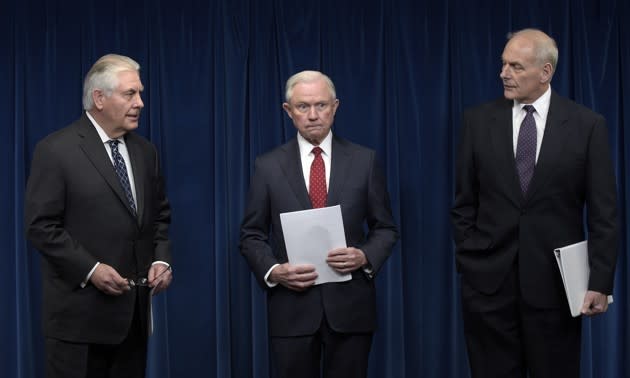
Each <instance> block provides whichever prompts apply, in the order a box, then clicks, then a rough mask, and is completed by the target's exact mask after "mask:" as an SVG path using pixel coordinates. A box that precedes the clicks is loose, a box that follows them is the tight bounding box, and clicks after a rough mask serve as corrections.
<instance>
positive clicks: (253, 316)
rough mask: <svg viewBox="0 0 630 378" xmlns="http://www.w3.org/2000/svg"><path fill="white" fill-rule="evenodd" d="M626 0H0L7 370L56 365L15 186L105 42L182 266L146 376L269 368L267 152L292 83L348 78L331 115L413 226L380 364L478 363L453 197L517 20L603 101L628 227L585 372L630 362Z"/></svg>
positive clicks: (563, 72) (388, 273)
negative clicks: (258, 244)
mask: <svg viewBox="0 0 630 378" xmlns="http://www.w3.org/2000/svg"><path fill="white" fill-rule="evenodd" d="M628 19H630V4H629V3H628V2H627V1H622V0H619V1H614V0H611V1H587V0H582V1H580V0H575V1H568V0H560V1H546V0H534V1H529V2H522V1H509V0H508V1H504V0H501V1H499V0H497V1H490V0H469V1H464V0H446V1H413V0H409V1H404V0H360V1H359V0H346V1H343V0H342V1H339V0H322V1H317V2H314V1H309V2H302V1H294V0H286V1H285V0H267V1H263V0H260V1H256V0H215V1H201V0H198V1H192V0H191V1H188V0H179V1H166V0H164V1H159V0H144V1H135V2H132V1H126V0H112V1H109V2H96V1H67V0H49V1H44V0H21V1H17V0H13V1H11V0H4V1H2V2H0V84H1V85H0V174H1V176H0V188H1V196H0V217H2V218H1V220H0V221H1V222H2V224H3V225H4V226H2V227H0V251H1V257H0V261H1V263H0V340H2V346H0V376H2V377H17V378H33V377H42V376H43V348H42V334H41V328H40V307H41V305H40V302H41V280H40V271H39V259H40V257H39V254H38V253H37V252H35V251H34V250H33V249H32V248H31V247H29V245H28V244H27V243H26V241H25V239H24V236H23V235H24V229H23V219H22V218H23V217H22V204H23V200H24V187H25V181H26V178H27V177H28V171H29V165H30V158H31V154H32V150H33V147H34V145H35V143H36V142H37V141H38V140H39V139H41V138H42V137H44V136H45V135H47V134H49V133H50V132H52V131H54V130H57V129H59V128H61V127H63V126H64V125H67V124H68V123H70V122H71V121H73V120H74V119H76V118H77V117H78V116H79V115H80V113H81V88H82V79H83V77H84V75H85V73H86V72H87V70H88V69H89V67H90V66H91V64H92V63H93V62H94V61H95V60H96V59H97V58H98V57H100V56H101V55H103V54H106V53H109V52H117V53H121V54H125V55H129V56H131V57H133V58H135V59H136V60H137V61H138V62H139V63H140V64H141V66H142V73H141V75H142V80H143V82H144V85H145V92H144V94H143V95H144V100H145V105H146V108H145V111H144V112H143V115H142V120H141V125H140V129H139V132H140V133H141V134H143V135H145V136H146V137H148V138H149V139H150V140H152V141H153V142H154V143H155V144H156V145H157V147H158V149H159V151H160V154H161V159H162V162H163V167H164V173H165V175H166V178H167V189H168V194H169V197H170V200H171V202H172V207H173V220H174V221H173V225H172V231H171V236H172V240H173V255H174V269H175V280H174V282H173V284H172V286H171V288H170V290H169V291H168V293H167V294H166V295H160V296H159V297H157V298H156V305H155V306H156V318H157V319H156V320H157V324H156V333H155V335H154V336H153V337H152V338H151V340H150V355H149V359H148V376H149V377H151V378H179V377H238V378H240V377H245V378H248V377H255V378H267V377H269V370H270V368H269V362H268V361H269V360H268V354H269V348H268V343H267V333H266V311H265V296H264V292H263V290H262V289H261V288H260V287H259V286H258V285H257V284H256V282H255V281H254V279H253V278H252V276H251V274H250V272H249V270H248V267H247V266H246V263H245V261H244V259H243V258H242V257H241V256H240V254H239V251H238V235H239V223H240V218H241V214H242V212H243V208H244V200H245V196H246V191H247V188H248V182H249V177H250V175H251V173H252V163H253V160H254V158H255V156H256V155H258V154H260V153H262V152H264V151H267V150H269V149H271V148H272V147H274V146H277V145H279V144H281V143H283V142H284V141H286V140H287V139H288V138H290V137H292V136H293V135H294V134H295V129H294V128H293V126H292V124H291V122H290V120H289V119H288V117H286V116H285V115H284V114H283V111H282V108H281V102H282V99H283V85H284V82H285V80H286V79H287V78H288V77H289V76H290V75H291V74H293V73H295V72H297V71H299V70H303V69H319V70H322V71H324V72H326V73H327V74H329V75H330V76H331V78H332V79H333V80H334V82H335V84H336V85H337V93H338V96H339V98H340V99H341V106H340V109H339V111H338V113H337V119H336V123H335V126H334V131H335V133H337V134H339V135H341V136H343V137H346V138H348V139H350V140H353V141H355V142H357V143H361V144H364V145H366V146H369V147H372V148H374V149H376V150H377V151H378V154H379V156H380V158H381V160H382V162H383V165H384V167H385V169H386V174H387V178H388V186H389V190H390V194H391V197H392V202H393V210H394V214H395V217H396V219H397V221H398V223H399V225H400V229H401V235H402V239H401V240H400V242H399V243H398V244H397V246H396V249H395V251H394V253H393V255H392V257H391V258H390V259H389V260H388V262H387V264H386V266H385V267H384V269H383V271H382V273H381V274H380V275H379V277H378V279H377V286H378V312H379V328H378V331H377V332H376V334H375V337H374V345H373V348H372V353H371V357H370V377H372V378H377V377H379V378H380V377H409V378H411V377H436V378H438V377H439V378H444V377H458V378H459V377H466V376H468V369H467V359H466V358H467V357H466V352H465V347H464V340H463V335H462V326H461V315H460V308H459V306H460V305H459V295H458V278H457V275H456V273H455V271H454V258H453V243H452V241H451V232H450V225H449V216H448V210H449V207H450V204H451V201H452V191H453V189H452V187H453V155H454V150H455V148H454V147H455V145H456V143H457V140H458V130H459V120H460V116H461V113H462V110H463V109H464V108H465V107H467V106H471V105H474V104H477V103H481V102H484V101H487V100H490V99H493V98H495V97H498V96H500V95H501V94H502V91H501V86H500V82H499V78H498V74H499V70H500V55H501V52H502V49H503V46H504V44H505V35H506V33H507V32H509V31H512V30H516V29H520V28H524V27H538V28H541V29H543V30H545V31H547V32H548V33H550V34H551V35H552V36H553V37H554V38H556V40H557V42H558V45H559V48H560V59H559V67H558V70H557V73H556V74H555V76H554V79H553V82H552V86H553V88H554V89H555V90H556V91H558V92H559V93H560V94H562V95H565V96H569V97H571V98H573V99H575V100H576V101H577V102H580V103H583V104H585V105H587V106H589V107H591V108H593V109H595V110H596V111H598V112H600V113H602V114H604V116H605V117H606V119H607V120H608V125H609V131H610V142H611V143H612V146H613V153H614V162H615V165H616V172H617V182H618V188H619V206H620V214H621V221H622V229H623V230H624V231H625V232H623V233H622V240H621V242H620V256H619V263H618V269H617V279H616V284H615V291H614V295H615V303H614V304H613V305H612V306H611V308H610V310H609V312H608V313H607V314H606V315H605V316H602V317H600V318H597V319H594V320H592V321H586V322H585V323H584V330H585V332H584V343H583V362H582V371H583V377H589V378H590V377H593V378H594V377H625V376H627V371H628V370H629V369H630V348H629V345H628V343H629V341H630V334H629V327H628V321H627V320H628V310H629V309H628V305H629V302H630V298H629V297H628V295H629V294H628V289H629V282H628V279H629V274H630V271H629V269H628V268H629V267H628V259H627V251H628V247H627V235H628V222H627V217H628V214H630V213H629V208H628V198H627V197H628V195H629V194H630V192H629V182H628V178H627V176H626V174H625V172H626V170H627V165H628V164H630V156H629V155H630V135H628V134H629V133H626V132H625V129H628V128H629V127H630V114H629V113H628V110H627V109H630V74H629V73H628V72H629V71H628V68H629V67H630V26H629V24H628V22H627V20H628Z"/></svg>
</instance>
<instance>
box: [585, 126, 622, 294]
mask: <svg viewBox="0 0 630 378" xmlns="http://www.w3.org/2000/svg"><path fill="white" fill-rule="evenodd" d="M607 136H608V133H607V128H606V121H605V120H604V118H603V117H601V116H599V115H598V116H597V120H596V121H595V125H594V127H593V131H592V133H591V137H590V141H589V148H588V156H587V163H586V208H587V217H588V218H587V219H588V222H587V224H588V249H589V263H590V269H591V273H590V278H589V290H595V291H598V292H601V293H604V294H611V293H612V288H613V281H614V276H615V264H616V261H617V247H618V238H619V235H618V233H619V230H618V220H617V200H616V197H617V191H616V185H615V173H614V171H613V164H612V161H611V158H610V150H609V147H608V138H607Z"/></svg>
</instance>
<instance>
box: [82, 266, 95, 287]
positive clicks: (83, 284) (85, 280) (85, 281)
mask: <svg viewBox="0 0 630 378" xmlns="http://www.w3.org/2000/svg"><path fill="white" fill-rule="evenodd" d="M98 264H100V262H97V263H96V264H94V267H93V268H92V270H90V273H88V275H87V276H86V277H85V279H84V280H83V282H81V285H80V286H81V289H83V288H85V287H86V286H87V284H88V282H90V278H91V277H92V274H94V271H95V270H96V267H97V266H98Z"/></svg>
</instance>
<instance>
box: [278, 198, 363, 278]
mask: <svg viewBox="0 0 630 378" xmlns="http://www.w3.org/2000/svg"><path fill="white" fill-rule="evenodd" d="M280 223H281V224H282V233H283V234H284V243H285V245H286V247H287V255H288V257H289V262H290V263H291V264H293V265H296V264H312V265H314V266H315V271H316V272H317V279H316V280H315V285H319V284H323V283H326V282H342V281H349V280H351V279H352V274H341V273H338V272H337V271H336V270H334V269H333V268H331V267H330V266H329V265H328V264H327V263H326V257H327V256H328V252H330V251H332V250H333V249H337V248H345V247H346V235H345V232H344V228H343V219H342V217H341V207H340V206H339V205H336V206H331V207H322V208H319V209H311V210H302V211H294V212H290V213H282V214H280Z"/></svg>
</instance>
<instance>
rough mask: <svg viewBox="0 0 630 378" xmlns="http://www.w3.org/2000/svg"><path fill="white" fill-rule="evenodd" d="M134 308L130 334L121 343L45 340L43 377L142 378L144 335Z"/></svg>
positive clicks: (144, 349)
mask: <svg viewBox="0 0 630 378" xmlns="http://www.w3.org/2000/svg"><path fill="white" fill-rule="evenodd" d="M135 308H136V309H135V311H134V316H133V321H132V325H131V327H130V329H129V333H128V334H127V337H126V338H125V339H124V340H123V341H122V343H120V344H116V345H105V344H81V343H71V342H67V341H63V340H58V339H51V338H46V377H47V378H144V375H145V368H146V357H147V335H146V334H145V333H144V331H143V328H142V327H141V324H140V319H139V317H138V311H139V306H138V304H137V303H136V306H135ZM94 326H95V327H98V324H95V325H94Z"/></svg>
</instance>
